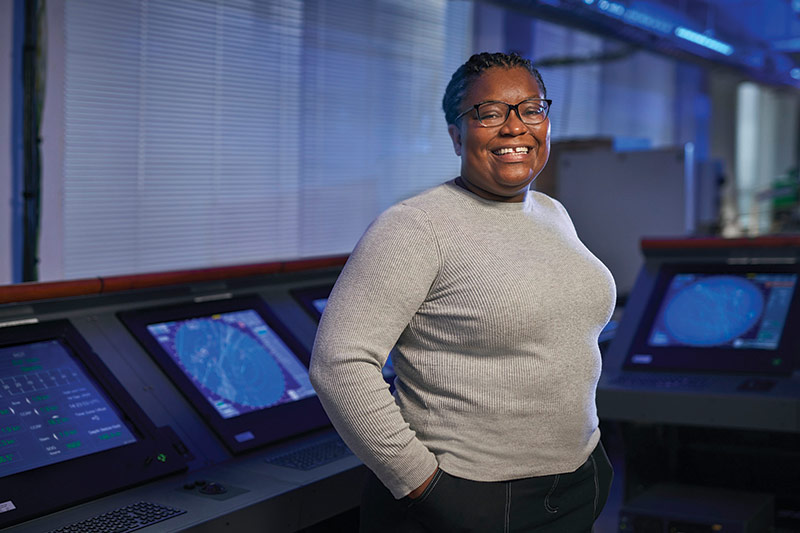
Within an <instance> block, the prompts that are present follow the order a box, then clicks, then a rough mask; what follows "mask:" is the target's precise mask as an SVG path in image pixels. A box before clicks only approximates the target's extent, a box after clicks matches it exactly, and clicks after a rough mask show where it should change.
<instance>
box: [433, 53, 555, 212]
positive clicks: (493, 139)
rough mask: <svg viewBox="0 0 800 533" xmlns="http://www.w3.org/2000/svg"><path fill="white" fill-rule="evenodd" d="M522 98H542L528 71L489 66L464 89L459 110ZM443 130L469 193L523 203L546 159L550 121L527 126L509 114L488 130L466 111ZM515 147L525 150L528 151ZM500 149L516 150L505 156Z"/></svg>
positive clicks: (515, 102)
mask: <svg viewBox="0 0 800 533" xmlns="http://www.w3.org/2000/svg"><path fill="white" fill-rule="evenodd" d="M527 98H544V95H543V94H542V93H541V89H540V87H539V84H538V83H537V82H536V78H534V77H533V75H532V74H531V73H530V72H528V70H527V69H525V68H511V69H506V68H502V67H494V68H491V69H489V70H487V71H485V72H484V73H483V74H481V76H480V77H479V78H478V79H476V80H474V81H473V82H472V84H471V85H470V86H469V87H468V88H467V91H466V92H465V94H464V99H463V100H462V103H461V109H460V110H459V112H460V111H465V110H466V109H469V108H470V107H472V106H473V105H475V104H478V103H481V102H485V101H487V100H499V101H501V102H506V103H509V104H517V103H519V102H521V101H523V100H525V99H527ZM447 129H448V132H449V133H450V138H451V139H452V140H453V147H454V148H455V151H456V155H458V156H460V157H461V179H462V180H464V181H465V182H466V183H465V185H466V186H467V188H468V189H469V190H471V191H472V192H474V193H475V194H477V195H478V196H481V197H483V198H487V199H489V200H499V201H505V202H521V201H523V200H524V199H525V193H526V191H527V190H528V188H529V186H530V184H531V182H532V181H533V180H534V178H536V176H538V175H539V172H541V171H542V169H543V168H544V165H545V164H546V163H547V158H548V157H549V156H550V119H549V118H548V119H545V121H544V122H542V123H540V124H535V125H529V124H524V123H523V122H522V121H521V120H520V119H519V117H518V116H517V114H516V113H515V112H514V111H511V113H510V114H509V116H508V120H506V122H505V123H504V124H503V125H502V126H496V127H493V128H487V127H484V126H482V125H481V124H480V122H478V119H477V117H476V116H475V113H474V112H469V113H467V114H466V115H464V116H463V117H462V118H461V120H460V121H459V122H458V123H457V124H451V125H450V126H448V128H447ZM520 147H525V148H527V149H528V151H527V153H525V152H524V150H523V151H520V150H519V149H518V148H520ZM504 148H505V149H508V148H512V149H515V150H514V151H513V152H511V153H509V151H508V150H505V151H504V150H503V149H504Z"/></svg>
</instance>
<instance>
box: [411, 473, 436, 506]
mask: <svg viewBox="0 0 800 533" xmlns="http://www.w3.org/2000/svg"><path fill="white" fill-rule="evenodd" d="M438 471H439V467H438V466H437V467H436V470H434V471H433V473H432V474H431V475H430V476H428V479H426V480H425V481H423V482H422V485H420V486H419V487H417V488H416V489H414V490H412V491H411V492H409V493H408V497H409V498H411V499H412V500H416V499H417V498H419V497H420V496H422V493H423V492H425V489H427V488H428V485H430V484H431V480H433V476H435V475H436V472H438Z"/></svg>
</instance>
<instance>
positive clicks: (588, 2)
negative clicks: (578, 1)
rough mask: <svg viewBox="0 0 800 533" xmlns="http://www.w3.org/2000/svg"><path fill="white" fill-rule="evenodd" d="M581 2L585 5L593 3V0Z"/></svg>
mask: <svg viewBox="0 0 800 533" xmlns="http://www.w3.org/2000/svg"><path fill="white" fill-rule="evenodd" d="M583 3H584V4H586V5H587V6H590V5H592V4H594V0H583Z"/></svg>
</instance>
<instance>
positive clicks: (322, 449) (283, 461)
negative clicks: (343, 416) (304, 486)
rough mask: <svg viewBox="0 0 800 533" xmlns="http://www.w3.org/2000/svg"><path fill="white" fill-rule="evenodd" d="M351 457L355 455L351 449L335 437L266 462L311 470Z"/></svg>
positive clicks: (282, 454)
mask: <svg viewBox="0 0 800 533" xmlns="http://www.w3.org/2000/svg"><path fill="white" fill-rule="evenodd" d="M349 455H353V452H351V451H350V448H348V447H347V445H346V444H345V443H344V441H342V439H341V437H339V436H338V435H334V436H332V437H326V438H325V440H321V441H315V442H311V443H308V444H305V445H303V446H302V447H299V448H293V449H291V450H289V451H287V452H285V453H281V454H276V455H273V456H271V457H268V458H266V459H264V460H265V461H266V462H268V463H270V464H273V465H276V466H283V467H286V468H294V469H295V470H311V469H312V468H317V467H320V466H322V465H326V464H328V463H331V462H333V461H336V460H337V459H341V458H343V457H347V456H349Z"/></svg>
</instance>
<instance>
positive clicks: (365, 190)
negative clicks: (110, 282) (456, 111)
mask: <svg viewBox="0 0 800 533" xmlns="http://www.w3.org/2000/svg"><path fill="white" fill-rule="evenodd" d="M64 9H65V18H64V20H65V36H66V37H65V39H66V65H65V89H64V98H65V101H64V107H65V121H64V122H65V132H64V135H65V137H64V197H63V206H64V223H63V233H64V261H63V264H64V272H63V277H64V278H78V277H87V276H96V275H113V274H123V273H133V272H147V271H157V270H167V269H176V268H193V267H205V266H214V265H225V264H239V263H247V262H256V261H270V260H280V259H294V258H300V257H311V256H320V255H331V254H341V253H348V252H349V251H350V250H351V249H352V247H353V245H354V244H355V242H356V241H357V239H358V237H359V236H360V235H361V233H362V232H363V231H364V229H365V228H366V226H367V225H368V224H369V222H370V221H371V220H372V219H373V218H374V217H375V216H376V215H377V214H378V213H379V212H380V211H382V210H383V209H385V208H386V207H388V206H389V205H390V204H392V203H394V202H396V201H398V200H400V199H402V198H404V197H407V196H409V195H411V194H414V193H416V192H418V191H420V190H422V189H424V188H427V187H429V186H432V185H434V184H436V183H439V182H441V181H444V180H446V179H449V178H450V177H452V176H454V175H455V173H456V172H457V170H458V160H457V159H456V157H455V156H454V155H453V150H452V146H451V145H450V141H449V138H448V136H447V132H446V126H445V123H444V119H443V116H442V112H441V110H440V102H441V95H442V93H443V91H444V87H445V85H446V83H447V81H448V80H449V76H450V74H451V73H452V71H453V70H454V69H455V68H456V67H457V66H458V64H460V63H461V62H463V60H464V59H465V57H466V54H467V52H466V51H467V49H468V46H469V42H468V41H469V33H470V32H469V31H468V29H469V28H468V20H469V15H470V4H469V3H468V2H448V1H446V0H439V1H429V0H420V1H408V0H403V1H400V0H377V1H375V0H372V1H366V0H355V1H349V2H326V1H322V0H317V1H313V0H310V1H306V2H303V1H301V0H270V1H248V0H136V1H130V2H107V1H105V0H70V1H69V2H65V4H64Z"/></svg>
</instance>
